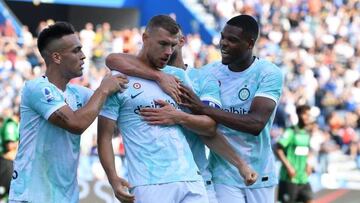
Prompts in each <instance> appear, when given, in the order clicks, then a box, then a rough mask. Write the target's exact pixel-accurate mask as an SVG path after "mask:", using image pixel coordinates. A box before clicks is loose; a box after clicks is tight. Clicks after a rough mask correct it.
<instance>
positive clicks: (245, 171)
mask: <svg viewBox="0 0 360 203" xmlns="http://www.w3.org/2000/svg"><path fill="white" fill-rule="evenodd" d="M239 172H240V175H241V176H242V177H243V178H244V182H245V185H247V186H249V185H252V184H254V183H255V182H256V180H257V178H258V174H257V173H256V172H255V171H254V170H252V169H251V168H250V167H249V166H248V165H247V164H244V165H242V166H241V167H240V168H239Z"/></svg>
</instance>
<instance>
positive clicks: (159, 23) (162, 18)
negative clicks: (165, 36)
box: [146, 15, 180, 35]
mask: <svg viewBox="0 0 360 203" xmlns="http://www.w3.org/2000/svg"><path fill="white" fill-rule="evenodd" d="M154 28H163V29H165V30H167V31H168V32H170V34H172V35H175V34H177V33H178V32H179V30H180V27H179V25H178V24H177V23H176V21H175V20H174V19H172V18H171V17H170V16H168V15H157V16H154V17H152V18H151V19H150V21H149V23H148V24H147V25H146V31H147V32H151V31H152V29H154Z"/></svg>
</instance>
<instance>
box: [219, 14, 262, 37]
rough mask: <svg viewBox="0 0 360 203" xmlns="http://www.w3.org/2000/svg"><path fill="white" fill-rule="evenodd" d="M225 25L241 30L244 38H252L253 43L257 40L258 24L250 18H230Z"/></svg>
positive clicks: (244, 16)
mask: <svg viewBox="0 0 360 203" xmlns="http://www.w3.org/2000/svg"><path fill="white" fill-rule="evenodd" d="M226 24H228V25H231V26H236V27H239V28H241V29H242V33H243V34H244V35H245V37H249V38H250V39H251V38H252V39H253V40H254V41H256V40H257V38H258V35H259V24H258V22H257V21H256V20H255V18H253V17H252V16H249V15H238V16H235V17H233V18H231V19H230V20H229V21H227V22H226Z"/></svg>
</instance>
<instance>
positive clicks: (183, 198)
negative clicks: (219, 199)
mask: <svg viewBox="0 0 360 203" xmlns="http://www.w3.org/2000/svg"><path fill="white" fill-rule="evenodd" d="M130 193H131V194H133V195H135V203H153V202H158V203H169V202H171V203H172V202H174V203H180V202H181V203H208V202H209V201H208V197H207V194H206V190H205V186H204V184H203V182H202V181H184V182H173V183H164V184H156V185H144V186H136V187H134V188H133V189H131V191H130Z"/></svg>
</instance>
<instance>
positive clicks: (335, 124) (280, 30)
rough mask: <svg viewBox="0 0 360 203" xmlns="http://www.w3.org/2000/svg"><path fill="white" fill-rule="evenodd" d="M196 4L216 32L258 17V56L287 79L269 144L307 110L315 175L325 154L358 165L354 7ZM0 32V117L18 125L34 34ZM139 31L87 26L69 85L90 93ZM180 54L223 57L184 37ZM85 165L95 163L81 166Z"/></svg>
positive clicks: (296, 1)
mask: <svg viewBox="0 0 360 203" xmlns="http://www.w3.org/2000/svg"><path fill="white" fill-rule="evenodd" d="M201 2H202V3H203V5H204V6H205V7H206V8H207V10H208V12H211V13H213V14H214V16H215V17H216V19H217V21H218V22H217V25H219V27H218V28H219V29H220V28H221V27H222V26H223V25H224V22H226V20H227V19H229V18H230V17H232V16H234V15H236V14H239V13H247V14H251V15H253V16H255V17H256V18H257V19H258V21H259V23H260V25H261V35H260V37H259V39H258V42H257V45H256V48H255V50H256V54H257V56H259V57H263V58H267V59H268V60H270V61H272V62H274V63H275V64H277V65H278V66H279V67H280V68H281V69H282V70H283V72H284V75H285V87H284V92H283V96H282V98H281V101H280V103H279V107H278V109H277V112H276V118H275V121H274V128H273V130H272V136H273V137H274V140H276V139H277V138H278V137H279V136H281V134H282V133H283V131H284V129H285V128H286V127H290V126H292V125H294V124H296V123H297V119H298V118H297V116H296V112H295V109H296V106H297V105H301V104H309V105H311V106H312V113H313V116H314V117H316V122H315V123H314V125H313V129H312V138H311V147H312V149H313V151H314V153H315V154H316V155H317V156H316V157H317V158H318V160H317V161H316V162H317V163H318V164H319V167H318V170H319V171H320V172H322V173H325V172H327V165H326V164H327V156H328V154H329V153H331V152H333V151H339V152H341V153H344V154H349V155H350V156H351V157H352V158H353V159H354V161H358V163H360V158H359V157H360V156H359V154H360V144H359V143H360V142H359V132H360V131H359V130H360V2H358V1H356V0H333V1H326V0H282V1H276V0H257V1H247V0H244V1H236V0H222V1H215V0H201ZM51 23H53V20H51V19H50V20H47V21H42V22H40V23H39V26H38V29H37V33H38V32H39V31H40V30H42V29H43V28H44V27H46V26H47V25H49V24H51ZM0 32H1V34H0V36H1V37H0V89H1V91H0V117H1V118H2V119H1V120H5V119H7V118H13V120H15V121H18V120H19V114H18V112H19V103H20V91H21V88H22V85H23V84H24V82H25V81H26V80H30V79H33V78H35V77H38V76H40V75H42V74H43V73H44V68H45V67H44V62H43V60H42V58H41V57H40V55H39V53H38V51H37V48H36V35H37V33H31V32H29V29H28V27H26V26H24V27H23V29H22V36H23V37H22V38H21V39H20V38H18V36H17V35H16V33H15V31H14V28H13V26H12V25H11V23H9V21H6V23H4V24H3V25H1V26H0ZM141 33H142V29H141V28H132V29H124V30H114V29H112V28H111V25H110V24H109V23H107V22H104V23H102V24H98V25H94V24H92V23H91V22H89V23H86V24H85V25H84V28H83V29H80V30H79V33H78V34H79V37H80V39H81V42H82V44H83V51H84V53H85V55H86V57H87V58H86V60H85V69H84V70H85V71H84V75H83V77H81V78H77V79H75V80H73V81H72V82H73V83H78V84H82V85H85V86H87V87H90V88H92V89H95V88H96V87H97V86H98V85H99V83H100V81H101V79H102V77H103V76H104V75H105V73H106V71H107V69H106V67H105V63H104V62H105V57H106V56H107V55H108V54H109V53H111V52H124V53H131V54H136V53H137V52H138V50H139V49H140V48H141V46H142V42H141ZM214 42H216V40H214ZM183 53H184V60H185V62H186V63H187V64H188V65H189V66H194V67H201V66H202V65H204V64H207V63H209V62H212V61H215V60H220V59H221V55H220V52H219V50H218V44H217V42H216V43H214V44H204V43H203V42H202V40H201V36H200V35H199V34H189V35H187V36H186V45H185V46H184V48H183ZM1 120H0V121H1ZM0 126H1V123H0ZM114 139H115V142H114V143H115V144H114V146H115V148H116V151H117V154H118V155H119V161H120V162H121V160H122V161H123V154H124V151H123V148H122V145H121V143H122V142H121V137H120V136H119V137H116V138H114ZM82 154H84V155H90V156H92V157H97V156H96V155H97V151H96V127H95V125H93V126H91V127H90V128H89V129H88V130H87V131H86V132H85V135H84V136H83V137H82ZM94 159H96V158H94ZM91 163H93V160H90V161H89V162H86V163H81V164H85V165H87V164H91ZM81 164H80V165H81ZM358 166H359V167H360V164H358ZM98 167H99V165H98V166H96V167H95V169H94V170H97V169H98ZM100 168H101V167H100ZM103 175H104V174H102V176H103ZM80 176H81V175H80ZM99 178H100V177H99Z"/></svg>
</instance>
